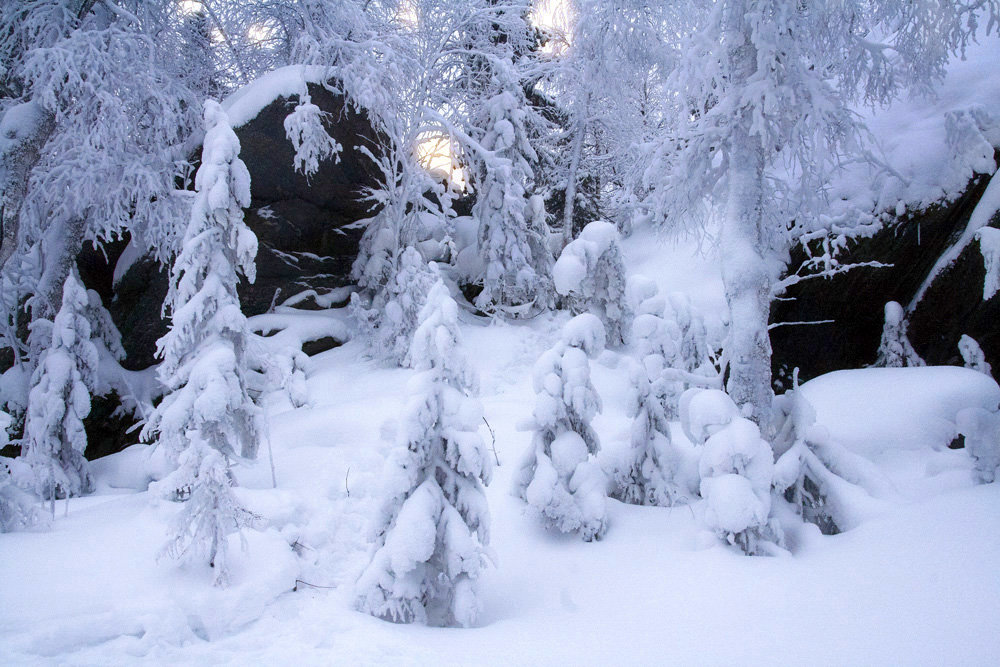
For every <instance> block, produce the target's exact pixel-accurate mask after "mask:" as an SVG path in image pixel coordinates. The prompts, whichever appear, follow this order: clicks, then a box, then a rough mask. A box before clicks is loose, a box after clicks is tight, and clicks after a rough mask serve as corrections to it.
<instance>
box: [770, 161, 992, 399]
mask: <svg viewBox="0 0 1000 667" xmlns="http://www.w3.org/2000/svg"><path fill="white" fill-rule="evenodd" d="M997 158H998V160H1000V152H998V155H997ZM989 181H990V176H988V175H979V176H977V177H975V178H974V179H972V180H971V181H970V182H969V185H968V187H967V188H966V189H965V192H964V193H963V194H962V195H961V196H959V197H958V198H956V199H954V200H953V201H950V202H947V203H942V204H939V205H935V206H932V207H930V208H928V209H926V210H923V211H917V212H908V213H906V214H905V215H903V216H902V217H900V218H898V219H896V220H895V221H893V222H890V223H889V224H886V225H885V227H883V228H882V229H881V230H880V231H879V232H878V233H876V234H874V235H873V236H872V237H870V238H864V239H859V240H856V241H852V242H851V244H850V247H849V249H848V251H847V252H845V253H844V254H843V255H842V256H841V262H842V263H845V264H846V263H858V262H868V261H878V262H882V263H884V264H888V265H889V266H887V267H884V268H868V267H861V268H857V269H853V270H851V271H849V272H847V273H844V274H841V275H838V276H835V277H833V278H830V279H822V278H820V279H815V280H808V281H804V282H801V283H799V284H798V285H795V286H793V287H792V288H791V289H789V290H788V292H787V293H786V294H785V295H784V296H786V297H791V300H782V301H775V302H774V303H773V305H772V308H771V322H773V323H780V322H810V321H819V320H833V322H832V323H828V324H810V325H792V326H781V327H777V328H774V329H772V330H771V346H772V348H773V357H772V361H773V368H772V370H773V373H774V380H775V386H776V389H778V390H783V389H787V388H789V386H790V378H791V373H792V369H794V368H795V367H798V368H799V369H800V378H801V379H802V380H807V379H809V378H813V377H816V376H818V375H822V374H824V373H829V372H831V371H834V370H839V369H847V368H862V367H864V366H868V365H870V364H871V363H873V362H874V361H875V357H876V351H877V350H878V346H879V339H880V337H881V334H882V325H883V309H884V307H885V304H886V302H887V301H897V302H899V303H901V304H903V306H907V304H910V303H911V301H912V300H913V297H914V296H915V294H916V293H917V291H918V290H919V288H920V286H921V285H922V284H923V282H924V280H925V279H926V278H927V276H928V275H929V274H930V272H931V269H932V268H933V267H934V265H935V263H936V262H937V260H938V258H940V257H941V256H942V255H943V254H944V253H945V252H946V251H948V250H949V249H950V248H951V247H952V246H953V245H954V244H955V243H956V242H957V241H958V239H959V237H961V235H962V233H963V232H964V231H965V228H966V225H967V224H968V222H969V217H970V216H971V215H972V212H973V210H974V209H975V207H976V205H977V203H978V202H979V201H980V199H981V198H982V196H983V193H984V192H985V190H986V187H987V185H988V184H989ZM998 223H1000V220H997V219H996V218H994V220H993V222H992V223H991V224H993V225H997V224H998ZM803 260H804V255H803V254H802V253H801V251H797V252H796V253H793V257H792V262H791V263H790V265H789V266H790V270H794V269H797V268H798V266H799V265H800V264H801V262H802V261H803ZM984 275H985V270H984V269H983V260H982V257H981V255H980V253H979V248H978V242H973V243H971V244H969V246H967V247H966V248H965V249H964V251H963V252H962V253H961V255H960V256H959V258H958V259H957V260H956V261H955V262H953V263H952V264H951V265H950V266H949V267H948V268H947V269H945V270H943V271H941V272H940V273H938V274H937V276H936V277H935V279H934V281H933V282H932V283H931V285H930V287H929V289H928V290H927V291H926V292H925V294H924V296H923V298H922V299H921V301H920V302H919V304H917V305H916V307H915V308H914V309H913V310H912V312H910V311H908V312H907V316H908V321H909V338H910V342H911V343H912V344H913V346H914V348H915V349H916V351H917V352H918V353H919V354H920V355H921V356H922V357H923V359H924V360H925V361H926V362H927V363H929V364H958V365H961V363H962V360H961V357H960V356H959V353H958V340H959V338H960V337H961V336H962V334H968V335H970V336H972V337H973V338H975V339H976V340H977V341H978V342H979V344H980V345H981V346H982V348H983V351H984V352H985V354H986V358H987V361H989V362H990V363H991V364H993V365H994V367H995V368H1000V366H997V364H1000V331H998V329H997V327H996V324H995V323H996V322H997V321H1000V320H998V319H997V318H998V316H1000V312H998V311H1000V298H997V297H994V298H992V299H990V300H989V301H985V302H984V301H983V300H982V286H983V277H984Z"/></svg>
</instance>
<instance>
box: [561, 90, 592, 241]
mask: <svg viewBox="0 0 1000 667" xmlns="http://www.w3.org/2000/svg"><path fill="white" fill-rule="evenodd" d="M589 106H590V95H589V94H588V95H587V97H586V99H585V100H584V102H583V114H584V116H586V115H587V114H588V113H589V111H588V107H589ZM586 134H587V123H586V121H585V120H578V121H577V123H576V133H575V135H576V136H574V137H573V148H572V151H573V152H572V153H571V155H570V161H569V172H568V173H567V174H566V201H565V202H563V229H562V234H563V242H562V245H563V247H564V248H565V247H566V246H567V245H569V242H570V241H572V240H573V210H574V206H575V205H576V178H577V173H578V172H579V171H580V158H581V156H582V155H583V141H584V138H585V136H586Z"/></svg>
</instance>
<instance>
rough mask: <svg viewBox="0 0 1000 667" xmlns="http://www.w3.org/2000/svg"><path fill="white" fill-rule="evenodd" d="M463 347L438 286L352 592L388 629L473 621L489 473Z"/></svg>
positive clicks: (416, 343) (426, 312)
mask: <svg viewBox="0 0 1000 667" xmlns="http://www.w3.org/2000/svg"><path fill="white" fill-rule="evenodd" d="M460 346H461V342H460V333H459V330H458V306H457V304H456V303H455V302H454V301H453V300H452V298H451V297H450V296H449V294H448V288H447V287H446V286H445V285H444V283H443V282H441V281H440V280H438V282H437V283H435V285H434V286H433V287H432V288H431V290H430V292H429V294H428V295H427V303H426V305H425V306H424V308H423V311H422V312H421V317H420V326H419V327H418V328H417V331H416V332H415V333H414V336H413V343H412V345H411V347H410V353H409V357H410V365H411V366H413V368H415V369H416V370H417V371H419V374H418V375H417V377H416V378H414V386H413V392H412V395H413V399H412V401H411V403H410V404H409V406H408V408H407V410H406V414H405V417H404V419H403V420H402V423H401V427H400V438H399V440H400V442H399V445H398V447H397V449H396V450H395V451H394V452H393V454H392V457H391V459H390V460H389V461H388V462H387V465H386V474H385V479H386V483H385V484H386V488H385V496H386V498H385V501H384V504H383V506H382V508H381V511H380V513H379V516H378V517H377V520H376V523H375V527H376V547H375V550H374V553H373V556H372V560H371V563H370V564H369V565H368V567H367V568H366V569H365V571H364V572H363V573H362V574H361V577H360V578H359V579H358V582H357V593H358V599H357V606H358V608H359V609H361V610H362V611H366V612H368V613H370V614H372V615H373V616H378V617H380V618H384V619H386V620H390V621H395V622H403V623H409V622H412V621H418V622H426V623H430V624H432V625H456V624H457V625H463V626H469V625H471V624H472V623H474V622H475V620H476V617H477V616H478V614H479V610H480V602H479V595H478V592H477V585H478V580H479V576H480V574H481V572H482V570H483V567H484V566H485V564H486V559H487V548H488V543H489V511H488V508H487V504H486V496H485V493H484V490H483V485H484V484H487V483H489V480H490V475H491V471H492V468H491V465H492V464H491V459H490V457H489V455H488V453H487V451H486V448H485V445H484V443H483V441H482V438H481V437H480V435H479V426H480V424H481V422H482V408H481V407H480V405H479V402H478V401H477V400H476V399H475V398H473V392H474V391H475V377H474V376H473V374H472V372H471V371H470V370H469V367H468V366H467V363H466V361H465V359H464V357H463V355H462V354H461V350H460Z"/></svg>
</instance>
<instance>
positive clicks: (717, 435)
mask: <svg viewBox="0 0 1000 667" xmlns="http://www.w3.org/2000/svg"><path fill="white" fill-rule="evenodd" d="M681 425H682V427H683V428H684V430H685V432H686V433H687V435H688V437H689V438H690V439H691V441H692V442H694V443H696V444H698V445H701V447H702V452H701V460H700V461H699V464H698V472H699V474H700V475H701V489H700V490H701V497H702V498H703V499H704V506H703V507H704V511H703V514H702V519H703V521H704V522H705V525H706V527H708V528H709V529H710V530H712V531H713V532H715V533H716V534H717V535H718V536H719V537H721V538H723V539H725V540H726V541H727V542H728V543H729V544H733V545H736V546H738V547H739V548H740V549H741V550H742V551H743V552H744V553H746V554H749V555H755V554H761V553H767V552H768V550H769V549H768V547H769V545H778V546H780V544H781V541H782V536H781V531H780V528H779V527H778V526H777V524H776V522H773V521H771V520H770V514H771V481H772V479H773V476H774V454H773V453H772V451H771V447H770V445H768V444H767V442H765V441H764V440H762V439H761V437H760V429H759V428H758V427H757V425H756V424H754V423H753V422H752V421H750V420H749V419H746V418H744V417H743V416H741V414H740V411H739V408H737V407H736V404H735V403H734V402H733V400H732V399H731V398H730V397H729V396H728V395H726V394H725V393H724V392H722V391H719V390H717V389H689V390H688V391H687V392H685V393H684V396H683V397H682V400H681Z"/></svg>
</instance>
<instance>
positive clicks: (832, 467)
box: [771, 372, 885, 535]
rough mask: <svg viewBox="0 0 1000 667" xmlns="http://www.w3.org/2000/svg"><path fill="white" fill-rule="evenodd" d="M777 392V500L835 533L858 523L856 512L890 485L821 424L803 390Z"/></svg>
mask: <svg viewBox="0 0 1000 667" xmlns="http://www.w3.org/2000/svg"><path fill="white" fill-rule="evenodd" d="M792 385H793V388H792V390H790V391H787V392H785V393H784V394H781V395H780V396H776V397H775V400H774V410H773V414H774V417H775V421H776V426H775V428H774V432H775V435H774V438H773V440H772V449H773V451H774V456H775V459H776V461H775V464H774V477H773V480H772V483H771V488H772V491H773V497H772V502H773V503H784V504H786V505H787V506H789V507H790V508H791V510H792V511H793V512H794V513H795V514H796V515H798V516H800V517H801V518H802V519H803V520H804V521H807V522H808V523H812V524H815V525H816V526H818V527H819V529H820V531H821V532H823V534H825V535H833V534H836V533H839V532H842V531H844V530H848V529H850V528H853V527H854V526H855V525H856V524H857V516H858V512H857V510H859V509H862V508H863V505H864V503H866V502H867V498H868V497H869V496H870V495H872V494H879V493H882V492H884V489H885V483H884V481H883V480H882V479H881V478H880V475H879V473H878V472H877V471H875V470H874V469H873V466H872V464H871V462H869V461H867V460H866V459H864V458H862V457H860V456H858V455H857V454H854V453H852V452H850V451H848V450H847V449H845V448H844V447H843V446H842V445H840V444H838V443H837V442H835V441H834V440H833V439H832V438H831V437H830V434H829V431H828V430H827V429H826V428H825V427H823V426H821V425H819V424H817V423H816V411H815V409H813V407H812V405H810V404H809V402H808V401H807V400H806V399H805V397H804V396H802V393H801V392H800V391H799V388H798V373H797V372H795V373H793V375H792Z"/></svg>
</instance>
